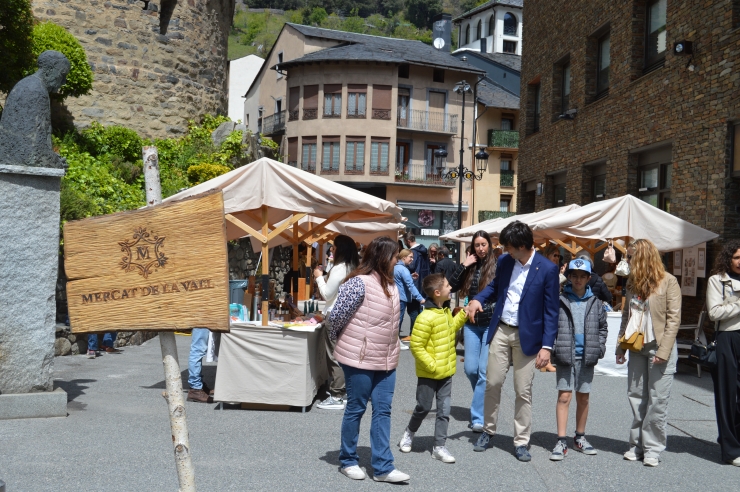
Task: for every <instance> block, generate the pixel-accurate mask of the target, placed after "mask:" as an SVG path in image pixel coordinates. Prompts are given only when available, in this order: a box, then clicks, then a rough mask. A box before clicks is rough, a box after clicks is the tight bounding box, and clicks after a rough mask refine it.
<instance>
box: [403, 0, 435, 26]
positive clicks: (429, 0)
mask: <svg viewBox="0 0 740 492" xmlns="http://www.w3.org/2000/svg"><path fill="white" fill-rule="evenodd" d="M406 8H407V14H408V19H409V21H411V23H412V24H414V25H415V26H416V27H418V28H420V29H424V28H430V27H431V25H432V19H433V18H434V17H435V16H437V15H439V14H441V13H442V0H406Z"/></svg>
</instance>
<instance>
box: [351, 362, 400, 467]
mask: <svg viewBox="0 0 740 492" xmlns="http://www.w3.org/2000/svg"><path fill="white" fill-rule="evenodd" d="M339 365H340V366H341V367H342V370H343V371H344V378H345V381H346V384H347V407H346V408H345V409H344V419H343V420H342V438H341V447H340V449H339V462H340V464H341V467H342V468H347V467H348V466H355V465H357V464H358V462H359V459H360V458H359V456H357V440H358V438H359V437H360V421H361V420H362V416H363V415H364V414H365V409H366V408H367V402H368V400H370V398H372V400H373V416H372V420H371V421H370V452H371V457H372V458H371V463H372V466H373V474H374V475H375V476H382V475H387V474H388V473H390V472H392V471H393V469H394V468H395V467H394V466H393V454H392V453H391V448H390V440H391V402H392V401H393V391H394V389H395V386H396V370H395V369H393V370H392V371H368V370H364V369H358V368H356V367H351V366H347V365H344V364H342V363H341V362H340V363H339Z"/></svg>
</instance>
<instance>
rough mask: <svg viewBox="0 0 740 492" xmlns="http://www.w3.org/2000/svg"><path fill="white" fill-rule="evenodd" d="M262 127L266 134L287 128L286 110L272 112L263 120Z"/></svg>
mask: <svg viewBox="0 0 740 492" xmlns="http://www.w3.org/2000/svg"><path fill="white" fill-rule="evenodd" d="M262 128H263V132H262V133H264V134H265V135H272V134H273V133H278V132H282V131H284V130H285V111H280V112H279V113H275V114H271V115H270V116H268V117H267V118H265V119H263V120H262Z"/></svg>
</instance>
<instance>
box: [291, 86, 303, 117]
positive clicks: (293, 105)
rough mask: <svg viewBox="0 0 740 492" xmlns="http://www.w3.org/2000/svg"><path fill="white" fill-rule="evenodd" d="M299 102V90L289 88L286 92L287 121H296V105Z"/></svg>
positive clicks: (297, 88) (298, 88)
mask: <svg viewBox="0 0 740 492" xmlns="http://www.w3.org/2000/svg"><path fill="white" fill-rule="evenodd" d="M300 101H301V88H300V87H291V88H290V90H289V91H288V121H296V120H297V119H298V105H299V104H300Z"/></svg>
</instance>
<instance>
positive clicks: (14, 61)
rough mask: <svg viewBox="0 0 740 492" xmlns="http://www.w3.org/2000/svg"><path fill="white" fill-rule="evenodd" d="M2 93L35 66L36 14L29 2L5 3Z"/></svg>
mask: <svg viewBox="0 0 740 492" xmlns="http://www.w3.org/2000/svg"><path fill="white" fill-rule="evenodd" d="M2 2H3V6H2V8H0V53H2V58H0V92H5V93H8V92H10V90H11V89H12V88H13V86H14V85H15V84H17V83H18V81H19V80H21V79H22V78H23V77H24V76H25V73H26V71H27V70H29V69H30V68H31V67H33V62H34V60H35V59H36V58H35V57H34V56H33V48H32V47H33V38H32V37H31V33H32V32H33V14H32V13H31V2H30V1H29V0H2Z"/></svg>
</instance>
